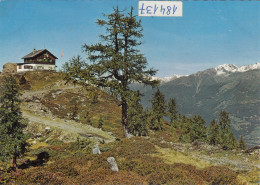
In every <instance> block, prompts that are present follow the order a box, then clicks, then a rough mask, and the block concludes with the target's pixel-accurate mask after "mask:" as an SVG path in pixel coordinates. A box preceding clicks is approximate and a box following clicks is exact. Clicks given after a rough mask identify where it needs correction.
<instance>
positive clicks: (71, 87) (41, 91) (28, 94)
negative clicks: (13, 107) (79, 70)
mask: <svg viewBox="0 0 260 185" xmlns="http://www.w3.org/2000/svg"><path fill="white" fill-rule="evenodd" d="M74 88H80V86H74V85H73V86H67V87H57V88H53V89H44V90H39V91H25V92H24V93H23V94H22V98H24V97H28V96H33V95H35V94H42V93H47V92H49V91H51V90H59V89H60V90H68V89H74Z"/></svg>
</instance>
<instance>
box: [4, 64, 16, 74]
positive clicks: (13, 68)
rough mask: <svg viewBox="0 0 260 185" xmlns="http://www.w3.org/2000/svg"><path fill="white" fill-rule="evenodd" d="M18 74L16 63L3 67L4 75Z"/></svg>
mask: <svg viewBox="0 0 260 185" xmlns="http://www.w3.org/2000/svg"><path fill="white" fill-rule="evenodd" d="M16 72H17V64H15V63H6V64H4V66H3V73H16Z"/></svg>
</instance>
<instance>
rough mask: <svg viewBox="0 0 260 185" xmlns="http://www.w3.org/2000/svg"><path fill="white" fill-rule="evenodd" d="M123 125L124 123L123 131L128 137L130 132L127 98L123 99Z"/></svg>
mask: <svg viewBox="0 0 260 185" xmlns="http://www.w3.org/2000/svg"><path fill="white" fill-rule="evenodd" d="M122 125H123V132H124V136H125V137H126V138H128V137H129V132H128V128H127V126H128V125H127V103H126V100H122Z"/></svg>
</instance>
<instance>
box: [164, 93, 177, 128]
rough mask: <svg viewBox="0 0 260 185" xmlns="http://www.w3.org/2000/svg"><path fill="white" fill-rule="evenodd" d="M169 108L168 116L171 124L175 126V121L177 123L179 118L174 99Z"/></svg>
mask: <svg viewBox="0 0 260 185" xmlns="http://www.w3.org/2000/svg"><path fill="white" fill-rule="evenodd" d="M167 108H168V115H169V118H170V123H171V124H173V123H174V121H177V118H178V110H177V105H176V101H175V99H174V98H170V101H169V103H168V107H167Z"/></svg>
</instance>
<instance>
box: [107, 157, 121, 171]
mask: <svg viewBox="0 0 260 185" xmlns="http://www.w3.org/2000/svg"><path fill="white" fill-rule="evenodd" d="M107 162H108V163H109V165H110V169H111V170H112V171H116V172H118V171H119V169H118V166H117V163H116V160H115V158H114V157H108V158H107Z"/></svg>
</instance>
